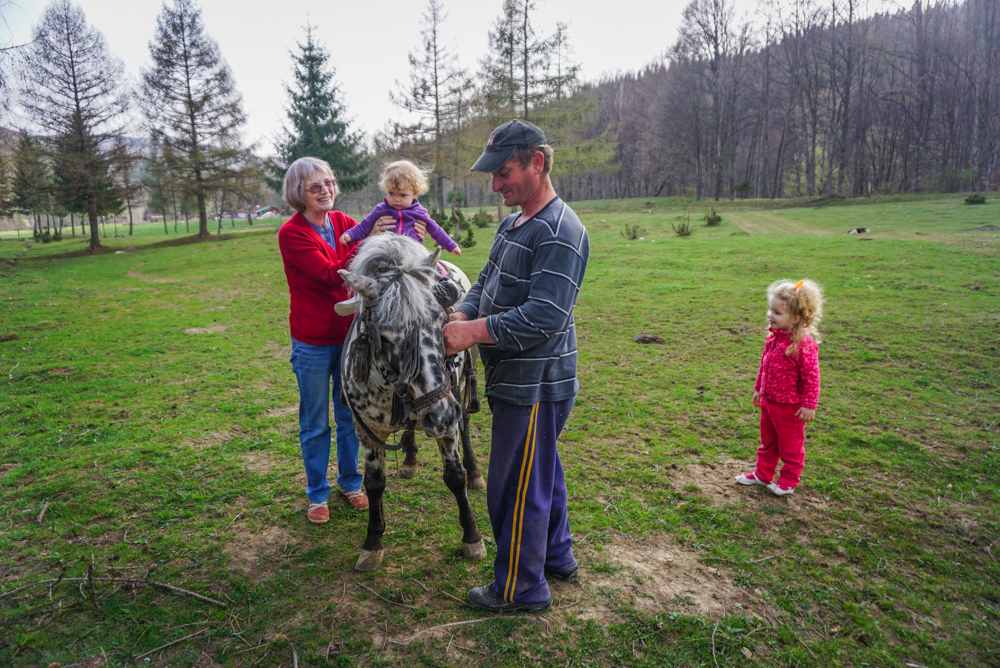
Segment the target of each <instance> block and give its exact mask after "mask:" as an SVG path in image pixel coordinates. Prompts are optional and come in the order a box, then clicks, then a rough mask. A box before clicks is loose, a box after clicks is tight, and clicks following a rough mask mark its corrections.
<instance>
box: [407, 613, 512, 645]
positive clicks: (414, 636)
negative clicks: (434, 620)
mask: <svg viewBox="0 0 1000 668" xmlns="http://www.w3.org/2000/svg"><path fill="white" fill-rule="evenodd" d="M491 619H493V617H480V618H479V619H470V620H468V621H465V622H452V623H450V624H441V625H440V626H432V627H430V628H429V629H424V630H423V631H417V632H416V633H414V634H413V635H412V636H410V637H409V638H407V639H406V640H404V641H403V642H402V643H400V644H402V645H408V644H409V643H411V642H413V641H414V640H416V639H417V638H419V637H420V636H422V635H423V634H425V633H430V632H431V631H437V630H439V629H448V628H451V627H453V626H466V625H468V624H478V623H479V622H488V621H490V620H491Z"/></svg>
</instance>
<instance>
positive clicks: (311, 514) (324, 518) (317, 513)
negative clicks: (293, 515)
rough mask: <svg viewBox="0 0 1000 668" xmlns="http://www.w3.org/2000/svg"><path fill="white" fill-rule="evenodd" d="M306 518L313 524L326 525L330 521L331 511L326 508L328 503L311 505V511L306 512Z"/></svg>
mask: <svg viewBox="0 0 1000 668" xmlns="http://www.w3.org/2000/svg"><path fill="white" fill-rule="evenodd" d="M306 517H307V518H308V519H309V521H310V522H312V523H313V524H326V523H327V522H329V521H330V509H329V508H327V507H326V501H324V502H323V503H310V504H309V510H307V511H306Z"/></svg>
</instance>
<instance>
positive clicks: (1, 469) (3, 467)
mask: <svg viewBox="0 0 1000 668" xmlns="http://www.w3.org/2000/svg"><path fill="white" fill-rule="evenodd" d="M16 466H17V464H14V463H13V462H9V463H6V464H0V478H2V477H4V476H5V475H7V473H9V472H10V471H12V470H13V469H14V467H16Z"/></svg>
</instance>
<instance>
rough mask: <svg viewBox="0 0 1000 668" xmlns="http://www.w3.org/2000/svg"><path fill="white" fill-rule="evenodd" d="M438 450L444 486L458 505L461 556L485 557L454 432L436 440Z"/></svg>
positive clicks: (483, 545)
mask: <svg viewBox="0 0 1000 668" xmlns="http://www.w3.org/2000/svg"><path fill="white" fill-rule="evenodd" d="M438 449H440V450H441V459H442V461H443V463H444V484H445V485H447V486H448V489H450V490H451V493H452V494H454V495H455V501H456V502H457V503H458V523H459V524H460V525H462V556H463V557H465V558H466V559H483V558H485V557H486V545H485V544H484V543H483V535H482V534H481V533H479V529H477V528H476V516H475V515H473V514H472V506H471V505H469V497H468V495H467V494H466V492H465V489H466V487H465V470H464V469H463V468H462V462H460V461H459V459H458V439H457V438H456V434H455V432H454V431H453V432H451V433H450V434H448V435H447V436H442V437H441V438H439V439H438Z"/></svg>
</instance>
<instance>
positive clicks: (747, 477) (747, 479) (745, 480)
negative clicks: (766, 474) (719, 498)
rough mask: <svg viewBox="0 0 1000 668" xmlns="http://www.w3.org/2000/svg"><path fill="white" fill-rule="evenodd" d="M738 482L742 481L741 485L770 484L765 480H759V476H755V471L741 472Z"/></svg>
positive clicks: (765, 485) (737, 478)
mask: <svg viewBox="0 0 1000 668" xmlns="http://www.w3.org/2000/svg"><path fill="white" fill-rule="evenodd" d="M736 482H738V483H740V484H741V485H760V486H761V487H767V485H768V483H766V482H764V481H763V480H757V478H755V477H754V475H753V473H746V474H744V473H741V474H740V475H738V476H736Z"/></svg>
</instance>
